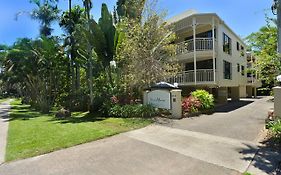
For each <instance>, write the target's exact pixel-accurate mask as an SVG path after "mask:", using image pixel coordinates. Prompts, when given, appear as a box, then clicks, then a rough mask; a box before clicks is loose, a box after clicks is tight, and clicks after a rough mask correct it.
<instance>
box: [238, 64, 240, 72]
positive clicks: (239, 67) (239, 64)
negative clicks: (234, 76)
mask: <svg viewBox="0 0 281 175" xmlns="http://www.w3.org/2000/svg"><path fill="white" fill-rule="evenodd" d="M237 72H240V64H237Z"/></svg>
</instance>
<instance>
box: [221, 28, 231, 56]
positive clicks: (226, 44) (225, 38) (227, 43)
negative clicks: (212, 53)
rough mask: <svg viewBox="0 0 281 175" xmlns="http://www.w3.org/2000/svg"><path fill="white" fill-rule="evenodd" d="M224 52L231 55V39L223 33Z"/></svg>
mask: <svg viewBox="0 0 281 175" xmlns="http://www.w3.org/2000/svg"><path fill="white" fill-rule="evenodd" d="M223 51H224V52H225V53H227V54H229V55H231V38H229V37H228V36H227V35H226V34H225V33H223Z"/></svg>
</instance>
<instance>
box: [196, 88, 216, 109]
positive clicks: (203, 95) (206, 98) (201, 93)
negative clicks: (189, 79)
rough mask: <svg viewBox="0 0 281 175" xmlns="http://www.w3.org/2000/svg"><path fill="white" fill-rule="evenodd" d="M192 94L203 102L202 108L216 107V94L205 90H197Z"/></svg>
mask: <svg viewBox="0 0 281 175" xmlns="http://www.w3.org/2000/svg"><path fill="white" fill-rule="evenodd" d="M191 95H192V96H193V97H194V98H196V99H198V100H199V101H200V102H201V109H203V110H204V109H212V108H214V105H215V104H214V96H213V95H212V94H210V93H209V92H207V91H205V90H196V91H194V92H192V93H191Z"/></svg>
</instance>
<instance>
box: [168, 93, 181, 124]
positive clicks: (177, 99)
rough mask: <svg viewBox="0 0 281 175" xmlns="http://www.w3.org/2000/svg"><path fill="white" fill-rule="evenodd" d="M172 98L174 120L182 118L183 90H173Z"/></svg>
mask: <svg viewBox="0 0 281 175" xmlns="http://www.w3.org/2000/svg"><path fill="white" fill-rule="evenodd" d="M170 92H171V96H172V99H171V101H172V111H171V112H172V116H173V118H176V119H180V118H182V106H181V105H182V101H181V89H175V90H171V91H170Z"/></svg>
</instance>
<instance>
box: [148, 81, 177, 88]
mask: <svg viewBox="0 0 281 175" xmlns="http://www.w3.org/2000/svg"><path fill="white" fill-rule="evenodd" d="M151 88H153V89H178V86H177V85H176V84H174V85H172V84H170V83H166V82H160V83H156V84H155V85H153V86H151Z"/></svg>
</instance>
